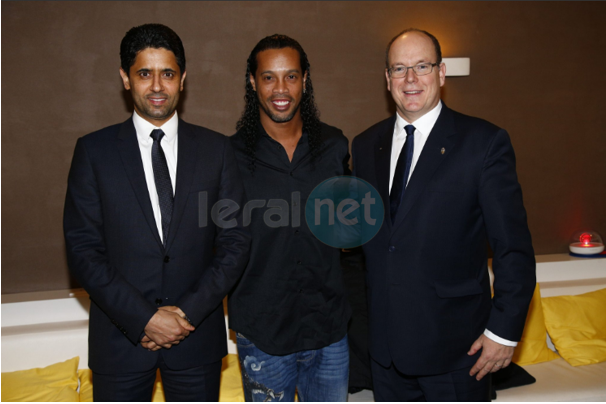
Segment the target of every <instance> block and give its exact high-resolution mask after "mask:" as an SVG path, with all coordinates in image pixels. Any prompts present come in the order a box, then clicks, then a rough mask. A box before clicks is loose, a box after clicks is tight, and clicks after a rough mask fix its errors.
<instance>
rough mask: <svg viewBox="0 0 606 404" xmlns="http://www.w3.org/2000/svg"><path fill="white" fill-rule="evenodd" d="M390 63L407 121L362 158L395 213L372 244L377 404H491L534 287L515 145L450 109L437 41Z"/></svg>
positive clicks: (399, 47)
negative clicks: (495, 379) (494, 375)
mask: <svg viewBox="0 0 606 404" xmlns="http://www.w3.org/2000/svg"><path fill="white" fill-rule="evenodd" d="M386 56H387V57H386V59H387V61H386V70H385V75H386V78H387V89H388V90H389V91H390V92H391V95H392V97H393V99H394V101H395V103H396V106H397V114H396V116H394V117H391V118H388V119H386V120H384V121H382V122H379V123H377V124H376V125H374V126H372V127H370V128H369V129H368V130H366V131H365V132H364V133H362V134H361V135H359V136H358V137H356V138H355V139H354V142H353V149H352V150H353V161H354V173H355V175H356V176H358V177H359V178H361V179H364V180H366V181H368V182H370V183H371V184H372V185H373V186H374V187H375V188H376V189H377V190H378V191H379V193H380V194H381V196H382V198H383V202H384V204H385V212H386V216H385V220H384V222H383V226H382V228H381V230H380V231H379V233H378V234H377V235H376V236H375V237H374V238H373V239H372V240H371V241H370V242H368V243H367V244H365V245H364V253H365V255H366V264H367V268H368V274H367V282H368V301H369V312H370V339H371V341H370V354H371V357H372V359H373V360H372V365H371V366H372V373H373V383H374V392H375V399H376V400H377V401H419V400H421V401H423V400H427V401H484V400H489V387H490V386H489V384H490V382H489V380H490V377H485V376H486V375H487V374H488V373H490V372H495V371H497V370H498V369H501V368H503V367H506V366H507V365H508V364H509V363H510V361H511V357H512V355H513V351H514V346H515V345H516V341H518V340H519V338H520V336H521V334H522V330H523V327H524V321H525V318H526V313H527V310H528V305H529V302H530V299H531V297H532V293H533V290H534V287H535V260H534V252H533V248H532V243H531V238H530V233H529V231H528V226H527V223H526V212H525V209H524V206H523V203H522V193H521V189H520V185H519V183H518V180H517V175H516V170H515V156H514V152H513V148H512V145H511V143H510V140H509V136H508V134H507V132H506V131H505V130H503V129H500V128H498V127H496V126H495V125H493V124H491V123H489V122H486V121H484V120H481V119H478V118H473V117H469V116H466V115H462V114H460V113H457V112H455V111H453V110H451V109H449V108H448V107H447V106H446V105H444V104H443V103H442V102H441V101H440V88H441V87H442V85H443V84H444V80H445V74H446V67H445V65H444V64H443V63H442V62H441V60H442V58H441V51H440V45H439V43H438V41H437V40H436V38H435V37H434V36H433V35H431V34H429V33H427V32H425V31H420V30H416V29H411V30H405V31H403V32H401V33H400V34H398V35H397V36H396V37H394V38H393V40H392V41H391V42H390V44H389V45H388V48H387V55H386ZM487 241H488V242H490V245H491V247H492V250H493V251H494V256H493V271H494V276H495V281H494V298H492V299H491V287H490V280H489V272H488V269H487V252H486V249H487V248H486V242H487Z"/></svg>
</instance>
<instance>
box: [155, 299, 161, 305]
mask: <svg viewBox="0 0 606 404" xmlns="http://www.w3.org/2000/svg"><path fill="white" fill-rule="evenodd" d="M161 304H162V299H159V298H158V299H156V305H157V306H160V305H161Z"/></svg>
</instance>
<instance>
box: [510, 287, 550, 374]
mask: <svg viewBox="0 0 606 404" xmlns="http://www.w3.org/2000/svg"><path fill="white" fill-rule="evenodd" d="M557 358H559V356H558V355H557V354H556V353H555V352H553V351H552V350H551V349H549V347H548V346H547V329H546V328H545V317H544V316H543V306H542V304H541V292H540V290H539V285H538V284H537V286H536V288H535V289H534V295H533V296H532V300H531V301H530V307H529V308H528V315H527V316H526V324H525V325H524V333H523V334H522V339H521V340H520V342H519V343H518V346H517V347H516V349H515V351H514V354H513V358H512V359H511V361H512V362H514V363H516V364H518V365H520V366H526V365H531V364H533V363H541V362H547V361H550V360H553V359H557Z"/></svg>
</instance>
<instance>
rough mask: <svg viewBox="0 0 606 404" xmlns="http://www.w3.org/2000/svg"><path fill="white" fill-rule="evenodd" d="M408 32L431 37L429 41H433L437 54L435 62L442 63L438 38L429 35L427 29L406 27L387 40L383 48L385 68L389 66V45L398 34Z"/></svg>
mask: <svg viewBox="0 0 606 404" xmlns="http://www.w3.org/2000/svg"><path fill="white" fill-rule="evenodd" d="M408 32H419V33H421V34H425V35H427V36H428V37H429V39H431V42H432V43H433V47H434V49H435V51H436V56H437V60H436V63H437V64H438V65H440V63H442V48H440V42H438V39H437V38H436V37H435V36H433V35H431V34H430V33H429V32H427V31H423V30H422V29H418V28H406V29H405V30H404V31H402V32H400V33H399V34H398V35H396V36H394V37H393V38H391V41H389V43H388V44H387V50H385V68H387V69H389V67H390V66H389V50H390V49H391V45H392V44H393V43H394V42H395V40H396V39H398V38H399V37H400V36H402V35H404V34H406V33H408Z"/></svg>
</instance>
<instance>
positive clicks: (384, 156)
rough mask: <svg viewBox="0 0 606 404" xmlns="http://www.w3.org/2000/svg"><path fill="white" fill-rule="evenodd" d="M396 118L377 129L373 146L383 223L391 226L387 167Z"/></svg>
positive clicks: (386, 121) (389, 163)
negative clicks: (381, 201) (375, 141)
mask: <svg viewBox="0 0 606 404" xmlns="http://www.w3.org/2000/svg"><path fill="white" fill-rule="evenodd" d="M395 123H396V116H395V115H394V116H393V117H392V118H390V119H387V120H385V124H384V125H381V127H379V128H378V135H379V139H378V141H377V143H376V145H375V175H376V179H377V186H378V188H379V189H377V191H379V195H381V199H382V200H383V207H384V209H385V222H386V223H387V224H389V225H391V218H390V216H389V167H390V165H391V143H392V140H393V128H394V125H395Z"/></svg>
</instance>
